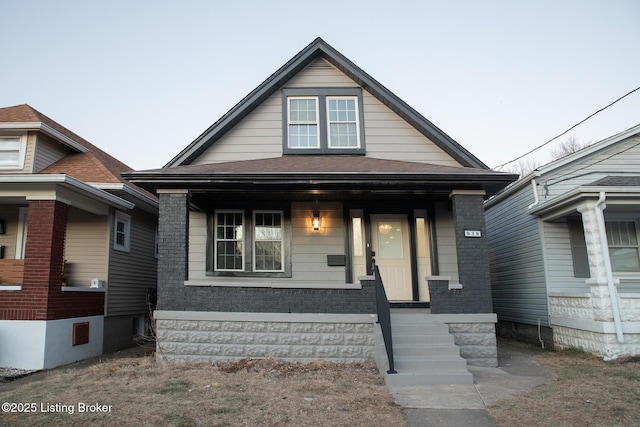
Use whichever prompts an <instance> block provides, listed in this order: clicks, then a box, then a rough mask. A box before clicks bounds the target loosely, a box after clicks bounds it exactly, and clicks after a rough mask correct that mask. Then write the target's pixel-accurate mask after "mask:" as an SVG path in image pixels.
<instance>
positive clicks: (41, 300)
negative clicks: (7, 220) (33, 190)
mask: <svg viewBox="0 0 640 427" xmlns="http://www.w3.org/2000/svg"><path fill="white" fill-rule="evenodd" d="M67 213H68V206H67V205H66V204H65V203H62V202H60V201H57V200H31V201H29V215H28V220H27V241H26V246H25V257H24V277H23V283H24V289H23V291H22V293H21V295H20V297H21V298H25V299H28V300H29V303H28V304H27V305H25V306H23V307H24V308H25V309H24V310H22V311H23V314H27V315H26V316H18V318H20V319H23V320H50V319H54V318H58V316H55V313H54V311H55V310H57V308H59V307H56V305H57V304H56V303H54V301H53V300H56V298H55V297H57V296H59V294H61V287H62V275H63V272H64V245H65V238H66V234H67Z"/></svg>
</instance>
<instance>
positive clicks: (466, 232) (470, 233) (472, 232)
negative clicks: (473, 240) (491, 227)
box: [464, 230, 482, 237]
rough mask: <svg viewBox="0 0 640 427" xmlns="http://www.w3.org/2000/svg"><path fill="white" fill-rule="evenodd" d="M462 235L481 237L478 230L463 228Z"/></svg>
mask: <svg viewBox="0 0 640 427" xmlns="http://www.w3.org/2000/svg"><path fill="white" fill-rule="evenodd" d="M464 237H482V232H481V231H480V230H464Z"/></svg>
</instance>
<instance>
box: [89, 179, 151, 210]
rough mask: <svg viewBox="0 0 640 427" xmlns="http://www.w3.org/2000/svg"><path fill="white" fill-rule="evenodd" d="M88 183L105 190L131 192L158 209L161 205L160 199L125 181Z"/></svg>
mask: <svg viewBox="0 0 640 427" xmlns="http://www.w3.org/2000/svg"><path fill="white" fill-rule="evenodd" d="M88 184H90V185H92V186H94V187H96V188H99V189H101V190H105V191H123V192H125V193H126V194H130V195H132V196H134V197H136V198H137V199H140V200H141V201H143V202H145V203H147V204H149V205H151V206H152V207H154V208H155V209H156V210H157V209H158V207H159V206H160V204H159V203H158V200H157V199H155V198H153V197H150V196H149V195H147V194H145V193H143V192H141V191H138V190H136V189H135V188H132V187H130V186H128V185H126V184H124V183H112V182H89V183H88Z"/></svg>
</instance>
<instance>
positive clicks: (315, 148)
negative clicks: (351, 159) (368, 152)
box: [282, 88, 365, 154]
mask: <svg viewBox="0 0 640 427" xmlns="http://www.w3.org/2000/svg"><path fill="white" fill-rule="evenodd" d="M282 92H283V104H282V105H283V115H282V120H283V130H284V132H283V134H284V140H283V152H284V153H285V154H364V152H365V148H364V124H363V122H364V115H363V112H362V91H361V90H360V89H359V88H309V89H303V88H300V89H298V88H295V89H283V91H282Z"/></svg>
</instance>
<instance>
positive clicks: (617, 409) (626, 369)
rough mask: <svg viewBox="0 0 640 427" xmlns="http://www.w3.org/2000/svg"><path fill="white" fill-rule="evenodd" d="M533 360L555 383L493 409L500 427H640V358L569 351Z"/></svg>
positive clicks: (503, 402)
mask: <svg viewBox="0 0 640 427" xmlns="http://www.w3.org/2000/svg"><path fill="white" fill-rule="evenodd" d="M533 359H534V360H535V361H536V362H538V363H540V364H542V365H545V366H547V367H548V368H549V369H550V370H551V371H552V381H551V384H548V385H543V386H539V387H537V388H535V389H534V390H532V391H531V392H528V393H524V394H521V395H518V396H515V397H514V398H511V399H508V400H503V401H500V402H497V403H495V404H494V405H491V406H490V407H489V408H488V409H489V413H490V414H491V416H492V418H493V419H494V421H495V422H496V423H497V424H498V425H499V426H501V427H509V426H537V427H544V426H553V427H563V426H581V427H587V426H607V427H611V426H640V358H627V359H623V360H617V361H611V362H605V361H603V360H602V359H601V358H598V357H596V356H592V355H590V354H587V353H584V352H581V351H577V350H569V351H558V352H545V353H542V354H540V355H536V356H534V357H533Z"/></svg>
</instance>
